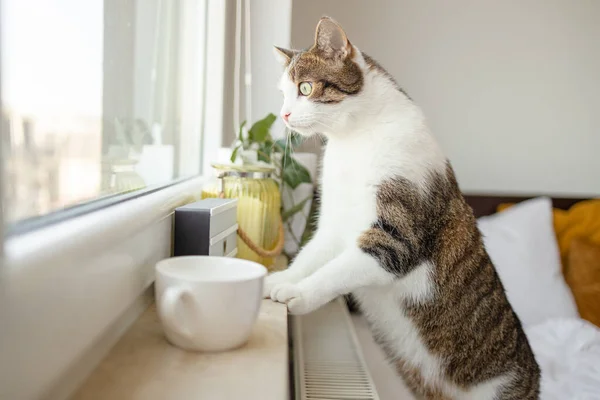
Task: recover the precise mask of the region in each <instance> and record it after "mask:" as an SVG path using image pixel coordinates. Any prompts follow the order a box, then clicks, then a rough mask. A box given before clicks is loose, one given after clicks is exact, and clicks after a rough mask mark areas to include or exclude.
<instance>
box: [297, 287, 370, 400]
mask: <svg viewBox="0 0 600 400" xmlns="http://www.w3.org/2000/svg"><path fill="white" fill-rule="evenodd" d="M292 335H293V336H292V339H293V346H294V350H293V354H294V389H295V390H294V391H295V399H296V400H379V396H378V395H377V392H376V390H375V386H374V385H373V380H372V379H371V376H370V375H369V371H368V369H367V366H366V364H365V361H364V357H363V354H362V350H361V347H360V344H359V342H358V338H357V336H356V332H355V330H354V324H353V323H352V320H351V317H350V313H349V311H348V308H347V307H346V303H345V302H344V301H343V300H342V299H338V300H334V301H333V302H331V303H329V304H327V305H325V306H323V307H321V308H320V309H319V310H317V311H315V312H313V313H311V314H308V315H303V316H298V317H294V318H293V330H292Z"/></svg>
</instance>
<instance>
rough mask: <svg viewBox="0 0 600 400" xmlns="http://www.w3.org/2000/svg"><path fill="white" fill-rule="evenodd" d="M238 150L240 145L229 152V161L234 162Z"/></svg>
mask: <svg viewBox="0 0 600 400" xmlns="http://www.w3.org/2000/svg"><path fill="white" fill-rule="evenodd" d="M239 150H240V146H239V145H238V146H236V148H235V149H233V152H232V153H231V162H232V163H234V162H235V160H236V159H237V153H238V151H239Z"/></svg>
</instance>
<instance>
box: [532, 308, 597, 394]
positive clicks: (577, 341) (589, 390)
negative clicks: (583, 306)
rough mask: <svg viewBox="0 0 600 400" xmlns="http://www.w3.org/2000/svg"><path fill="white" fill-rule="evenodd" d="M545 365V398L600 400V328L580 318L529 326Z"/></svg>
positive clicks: (533, 344)
mask: <svg viewBox="0 0 600 400" xmlns="http://www.w3.org/2000/svg"><path fill="white" fill-rule="evenodd" d="M526 333H527V337H528V338H529V343H530V345H531V347H532V349H533V352H534V354H535V357H536V359H537V361H538V364H539V365H540V368H541V369H542V384H541V397H540V398H541V399H542V400H600V329H599V328H598V327H596V326H595V325H593V324H591V323H589V322H587V321H585V320H583V319H580V318H551V319H549V320H547V321H545V322H542V323H540V324H536V325H533V326H530V327H528V328H526Z"/></svg>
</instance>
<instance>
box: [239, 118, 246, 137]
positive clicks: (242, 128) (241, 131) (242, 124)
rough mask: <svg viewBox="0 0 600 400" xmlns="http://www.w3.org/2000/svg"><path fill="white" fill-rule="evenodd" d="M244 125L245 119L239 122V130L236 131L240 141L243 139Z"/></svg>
mask: <svg viewBox="0 0 600 400" xmlns="http://www.w3.org/2000/svg"><path fill="white" fill-rule="evenodd" d="M244 126H246V121H244V122H242V123H241V124H240V131H239V133H238V139H239V141H240V142H243V141H244Z"/></svg>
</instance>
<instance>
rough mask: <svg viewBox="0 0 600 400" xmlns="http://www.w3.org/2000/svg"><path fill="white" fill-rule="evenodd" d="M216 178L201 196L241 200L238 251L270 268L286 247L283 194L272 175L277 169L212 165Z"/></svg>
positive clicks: (244, 257)
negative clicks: (282, 215)
mask: <svg viewBox="0 0 600 400" xmlns="http://www.w3.org/2000/svg"><path fill="white" fill-rule="evenodd" d="M213 168H215V170H216V175H217V180H216V182H214V183H213V184H212V185H206V186H205V188H204V190H203V191H202V198H203V199H205V198H210V197H224V198H237V199H238V210H237V220H238V225H239V229H238V240H237V242H238V243H237V245H238V254H237V257H239V258H243V259H246V260H251V261H255V262H258V263H260V264H262V265H264V266H265V267H267V268H270V267H272V266H273V264H274V262H275V258H276V257H277V256H278V255H279V254H280V253H281V250H282V248H283V225H282V222H281V210H280V209H281V196H280V193H279V186H278V185H277V183H276V182H275V180H274V179H273V178H272V174H273V173H274V172H275V168H272V167H263V166H247V165H244V166H241V165H223V164H213Z"/></svg>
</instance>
